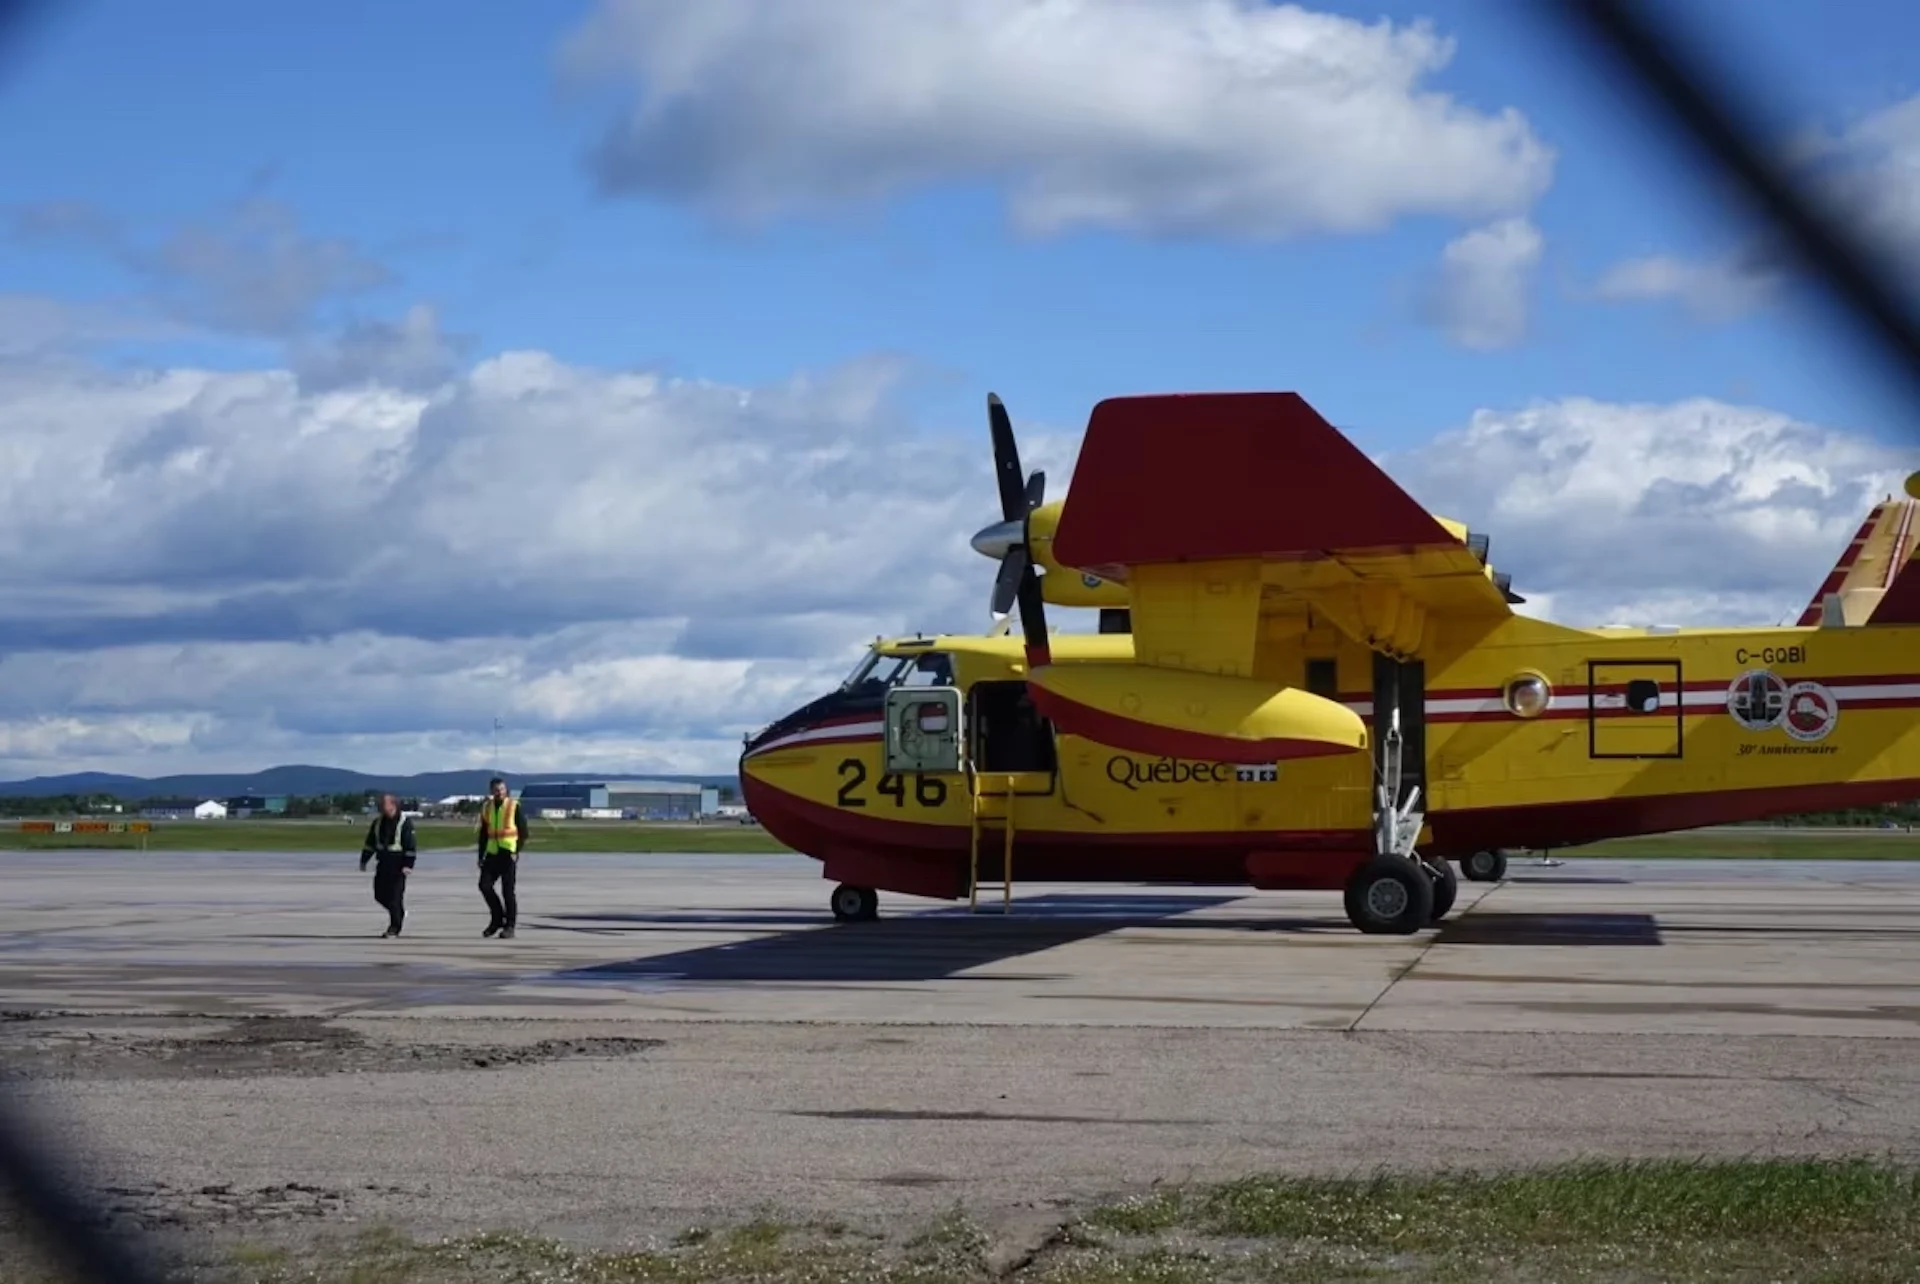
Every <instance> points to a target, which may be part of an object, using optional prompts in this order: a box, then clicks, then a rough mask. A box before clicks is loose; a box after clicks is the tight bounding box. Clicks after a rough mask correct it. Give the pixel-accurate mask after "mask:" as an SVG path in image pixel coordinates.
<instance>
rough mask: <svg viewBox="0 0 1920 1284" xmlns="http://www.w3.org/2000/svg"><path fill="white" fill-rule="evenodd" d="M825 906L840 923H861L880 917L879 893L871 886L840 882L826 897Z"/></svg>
mask: <svg viewBox="0 0 1920 1284" xmlns="http://www.w3.org/2000/svg"><path fill="white" fill-rule="evenodd" d="M827 907H828V908H829V909H831V910H832V911H833V916H834V917H835V918H837V919H839V920H840V921H841V922H842V923H862V922H865V921H867V920H869V919H875V918H878V917H880V894H879V893H878V892H876V891H874V890H873V889H872V888H871V887H855V886H854V885H853V884H852V883H842V884H840V886H838V887H836V888H834V889H833V895H832V896H829V897H828V898H827Z"/></svg>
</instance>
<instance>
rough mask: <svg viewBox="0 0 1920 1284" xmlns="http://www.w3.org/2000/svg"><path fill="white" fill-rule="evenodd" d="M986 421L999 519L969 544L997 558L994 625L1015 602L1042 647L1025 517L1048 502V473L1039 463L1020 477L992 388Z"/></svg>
mask: <svg viewBox="0 0 1920 1284" xmlns="http://www.w3.org/2000/svg"><path fill="white" fill-rule="evenodd" d="M987 427H988V430H989V433H990V435H991V437H992V439H993V471H994V477H995V480H996V481H998V483H999V486H1000V516H1001V520H1000V521H998V522H996V523H994V524H993V525H992V526H989V527H987V528H985V529H984V530H982V531H980V532H978V533H977V534H975V535H974V537H973V541H972V543H973V547H974V549H975V551H976V552H979V553H981V554H983V555H985V556H987V557H991V558H995V559H997V560H998V561H999V563H1000V570H999V572H998V573H997V574H995V575H994V577H993V597H992V601H991V609H992V611H993V620H994V625H995V627H996V629H1004V628H1005V627H1006V624H1007V617H1008V615H1009V614H1011V612H1012V611H1013V608H1014V604H1015V603H1016V602H1017V603H1018V604H1019V607H1020V624H1021V628H1022V630H1023V631H1024V632H1025V634H1026V638H1027V649H1028V651H1029V652H1037V653H1039V654H1043V655H1044V654H1045V653H1046V649H1047V648H1046V637H1047V626H1046V620H1045V618H1044V612H1045V609H1046V608H1045V604H1044V600H1043V599H1042V597H1041V594H1040V576H1039V573H1038V572H1037V571H1035V570H1034V567H1033V557H1032V554H1031V553H1030V551H1029V550H1028V547H1027V520H1028V518H1029V516H1030V515H1031V514H1032V512H1033V510H1034V509H1036V508H1038V507H1040V505H1041V504H1043V503H1045V502H1046V497H1047V475H1046V473H1045V472H1043V471H1041V470H1040V469H1035V470H1034V471H1033V474H1032V475H1031V476H1029V477H1027V478H1026V479H1025V481H1024V482H1023V481H1022V480H1021V474H1020V448H1019V447H1018V446H1017V445H1016V444H1015V443H1014V440H1013V420H1012V419H1011V418H1010V417H1009V416H1008V415H1007V407H1006V405H1005V403H1003V402H1002V401H1001V400H1000V398H999V397H998V396H997V395H995V394H994V393H991V392H990V393H988V394H987Z"/></svg>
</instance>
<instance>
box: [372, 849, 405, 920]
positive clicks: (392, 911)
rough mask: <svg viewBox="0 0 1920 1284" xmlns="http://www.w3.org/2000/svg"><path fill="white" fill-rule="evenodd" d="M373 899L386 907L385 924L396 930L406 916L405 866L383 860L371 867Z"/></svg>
mask: <svg viewBox="0 0 1920 1284" xmlns="http://www.w3.org/2000/svg"><path fill="white" fill-rule="evenodd" d="M373 899H374V900H376V901H379V902H380V904H381V905H383V906H385V907H386V911H387V926H388V927H390V928H392V929H393V930H394V931H396V932H398V931H399V930H400V926H401V923H402V922H403V921H404V920H405V919H406V916H407V873H406V866H404V865H402V864H401V863H400V862H399V861H397V860H391V861H390V860H383V861H379V862H377V863H376V864H375V865H374V867H373Z"/></svg>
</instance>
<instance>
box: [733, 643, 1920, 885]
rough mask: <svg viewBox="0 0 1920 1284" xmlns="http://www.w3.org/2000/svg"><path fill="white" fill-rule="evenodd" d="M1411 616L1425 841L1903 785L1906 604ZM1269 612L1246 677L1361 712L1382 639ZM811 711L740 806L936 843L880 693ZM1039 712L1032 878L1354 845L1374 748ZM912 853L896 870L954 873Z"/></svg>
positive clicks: (831, 852)
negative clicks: (1769, 612)
mask: <svg viewBox="0 0 1920 1284" xmlns="http://www.w3.org/2000/svg"><path fill="white" fill-rule="evenodd" d="M1428 628H1429V629H1430V630H1432V631H1431V632H1430V633H1429V634H1428V636H1427V638H1426V640H1425V642H1424V644H1423V654H1424V657H1425V659H1424V673H1423V676H1424V694H1423V698H1421V697H1416V703H1418V704H1420V705H1421V706H1422V707H1423V712H1424V725H1423V726H1420V727H1417V728H1412V727H1409V728H1408V729H1409V730H1412V731H1415V732H1416V734H1415V735H1414V736H1413V738H1412V739H1410V741H1409V748H1410V749H1413V750H1415V751H1416V752H1417V755H1418V759H1417V762H1416V764H1415V769H1416V770H1417V771H1418V772H1419V776H1418V779H1419V780H1420V783H1421V784H1422V786H1423V789H1424V793H1425V800H1424V810H1425V812H1426V829H1425V831H1424V832H1423V834H1422V848H1423V850H1426V851H1428V852H1429V853H1431V854H1434V855H1439V856H1448V855H1455V856H1457V855H1460V854H1462V853H1466V852H1470V851H1474V850H1483V849H1487V848H1494V847H1501V846H1531V847H1540V846H1561V845H1569V844H1577V843H1583V842H1589V841H1593V840H1596V839H1600V838H1606V837H1612V836H1619V835H1626V834H1635V833H1647V832H1660V831H1665V830H1672V829H1684V828H1689V827H1694V826H1698V825H1704V824H1715V823H1728V822H1733V821H1739V820H1746V819H1757V818H1761V817H1765V816H1768V815H1777V814H1783V813H1790V812H1796V811H1808V810H1817V809H1823V808H1827V807H1837V806H1845V805H1854V804H1869V803H1874V802H1882V801H1893V800H1897V799H1901V798H1905V797H1910V796H1913V795H1915V794H1920V716H1916V714H1920V665H1915V664H1912V663H1908V662H1905V661H1904V657H1905V656H1906V655H1909V654H1913V653H1914V652H1915V651H1916V649H1920V628H1910V627H1894V626H1872V627H1847V628H1788V629H1703V630H1682V631H1673V632H1655V631H1644V630H1585V629H1574V628H1568V627H1564V626H1560V625H1555V624H1551V623H1548V622H1545V621H1541V620H1536V619H1532V618H1529V617H1524V616H1507V617H1505V618H1503V619H1500V620H1498V621H1477V622H1460V623H1458V624H1450V623H1449V622H1447V621H1431V622H1429V624H1428ZM1450 628H1451V629H1457V631H1458V632H1457V636H1449V630H1450ZM1276 633H1277V634H1278V636H1271V637H1268V638H1266V639H1264V641H1263V644H1262V646H1261V647H1260V649H1259V671H1258V672H1256V674H1255V675H1254V676H1256V677H1259V678H1263V679H1268V680H1271V681H1275V682H1283V683H1286V684H1287V685H1289V686H1293V687H1298V688H1301V689H1302V690H1305V691H1314V692H1315V693H1316V694H1318V695H1322V696H1327V697H1330V698H1331V699H1333V700H1334V701H1336V702H1337V703H1339V704H1341V705H1345V706H1347V707H1348V708H1351V709H1353V710H1354V711H1355V712H1357V713H1359V714H1361V715H1362V717H1364V718H1367V719H1369V720H1370V721H1372V720H1373V713H1374V711H1373V708H1372V705H1373V690H1374V677H1373V674H1374V665H1375V658H1374V652H1373V651H1371V650H1369V649H1367V648H1365V647H1363V646H1361V645H1359V644H1358V643H1356V642H1354V641H1352V640H1351V638H1350V637H1349V636H1347V635H1346V634H1345V633H1343V632H1340V631H1337V630H1335V629H1333V628H1331V627H1327V628H1322V629H1319V630H1314V629H1307V630H1304V631H1294V632H1293V633H1292V634H1291V636H1286V635H1285V634H1286V630H1276ZM1051 646H1052V658H1051V667H1050V671H1051V672H1054V673H1057V674H1061V675H1064V676H1070V675H1071V670H1072V668H1073V666H1075V665H1081V664H1086V665H1098V666H1101V667H1103V668H1104V667H1108V666H1113V665H1115V664H1128V663H1131V662H1132V661H1133V660H1134V644H1133V639H1132V638H1131V637H1130V636H1128V635H1124V634H1105V635H1101V634H1056V635H1054V637H1053V638H1052V641H1051ZM875 651H876V652H877V653H878V654H879V655H881V656H898V657H920V656H926V655H929V654H935V655H943V656H947V657H950V662H951V666H952V669H951V679H950V680H951V684H952V685H953V686H956V687H958V688H960V689H961V690H963V691H966V692H969V693H970V694H971V693H973V692H975V691H976V689H985V688H991V687H993V686H995V684H1003V683H1011V684H1018V683H1021V682H1022V681H1023V677H1024V673H1025V655H1024V651H1023V648H1022V646H1021V643H1020V641H1019V639H1017V638H1014V637H962V636H956V637H937V638H933V639H911V640H894V641H889V642H883V643H879V644H877V645H876V647H875ZM1525 674H1532V675H1537V676H1538V677H1540V678H1544V679H1545V681H1546V682H1547V684H1548V685H1549V687H1550V689H1551V697H1550V700H1549V701H1548V703H1547V705H1546V707H1545V708H1544V710H1542V711H1539V712H1538V713H1537V714H1536V715H1535V716H1524V717H1523V716H1518V715H1516V714H1515V713H1514V712H1512V711H1510V710H1509V708H1508V707H1507V706H1506V705H1505V704H1504V703H1503V691H1504V690H1505V689H1506V686H1507V684H1508V683H1509V682H1510V681H1512V680H1513V679H1514V678H1515V677H1516V675H1525ZM983 684H985V687H984V688H983ZM1649 684H1651V685H1649ZM869 694H871V693H869ZM1629 700H1632V701H1635V702H1637V703H1638V706H1639V707H1629V705H1628V702H1629ZM1402 708H1403V712H1404V711H1405V710H1406V708H1407V706H1406V705H1405V704H1404V703H1403V705H1402ZM821 710H822V711H823V712H821V713H820V714H819V716H817V717H808V716H801V717H799V718H797V719H788V720H783V722H781V723H776V724H775V726H774V727H772V728H769V729H768V731H767V732H763V733H762V734H761V736H760V737H759V738H758V739H756V740H755V741H753V742H751V743H750V745H749V747H748V750H747V752H746V753H745V754H744V755H743V757H742V762H741V774H742V780H743V785H744V787H745V788H746V790H747V793H748V799H749V803H750V805H752V807H753V809H754V811H755V813H756V814H757V815H759V816H760V817H761V818H762V820H763V821H764V822H765V823H766V824H767V825H768V828H769V829H770V830H772V831H773V832H774V833H775V834H776V835H779V836H781V837H783V838H784V839H786V841H788V842H790V843H792V844H793V845H794V846H796V847H797V848H799V849H800V850H802V851H807V852H809V853H810V854H813V855H815V856H818V857H820V858H821V859H823V860H826V861H828V862H829V864H831V863H832V862H833V861H834V860H835V859H837V858H838V859H843V860H848V861H854V862H856V863H858V862H865V863H866V864H867V865H871V864H872V863H873V862H875V861H878V860H881V859H883V858H886V857H887V854H888V853H891V854H892V857H891V858H892V859H895V860H900V861H918V862H919V863H920V864H922V865H925V864H926V863H927V862H929V861H931V862H933V863H934V864H939V865H941V866H942V867H943V869H944V868H945V867H946V866H947V865H950V864H951V862H952V860H953V858H954V855H955V853H958V852H962V851H964V849H965V846H966V841H967V835H968V832H969V825H970V820H971V817H970V806H971V800H970V794H969V790H968V785H967V781H966V778H965V777H963V776H950V777H946V778H939V777H927V778H920V779H913V778H909V779H905V780H896V779H894V778H892V777H889V776H888V775H887V773H886V772H885V770H884V762H883V755H882V745H881V725H880V718H881V714H880V713H879V711H878V709H877V707H876V708H874V709H872V710H870V711H867V712H865V713H863V712H862V708H861V706H860V701H859V700H858V699H851V700H847V701H843V702H842V703H841V705H839V706H836V705H835V703H834V701H833V700H832V699H831V698H829V700H827V701H825V702H823V703H822V705H821ZM1416 721H1418V720H1416ZM1375 725H1377V723H1376V724H1375ZM1046 736H1047V739H1048V740H1049V741H1050V742H1051V745H1052V750H1051V754H1050V757H1051V762H1050V763H1047V764H1044V765H1045V767H1046V774H1045V785H1044V788H1041V787H1036V788H1034V789H1033V790H1032V791H1031V793H1030V796H1026V797H1022V798H1020V799H1018V800H1017V806H1018V811H1019V816H1018V822H1017V823H1018V830H1019V834H1020V841H1021V844H1022V850H1023V852H1030V853H1031V857H1028V856H1023V858H1022V859H1023V866H1024V867H1025V868H1027V869H1029V871H1030V872H1029V875H1028V876H1029V877H1074V878H1100V877H1115V878H1139V877H1151V878H1165V879H1170V880H1176V881H1186V880H1191V881H1203V882H1210V881H1222V880H1224V881H1247V882H1252V883H1254V884H1256V885H1274V886H1278V885H1303V886H1337V885H1338V882H1339V879H1340V878H1343V877H1344V876H1345V874H1346V873H1347V872H1348V870H1349V869H1350V868H1351V867H1352V864H1353V862H1354V860H1356V859H1360V858H1363V857H1364V855H1365V853H1366V852H1367V851H1369V850H1370V847H1371V841H1372V840H1371V830H1370V826H1371V824H1372V807H1373V802H1374V795H1373V786H1374V783H1375V758H1374V754H1373V753H1372V752H1369V751H1368V750H1366V749H1362V750H1357V751H1352V752H1342V753H1336V754H1331V755H1328V756H1322V757H1306V758H1299V759H1289V760H1285V761H1279V762H1276V763H1272V764H1268V765H1264V766H1253V765H1247V764H1244V763H1243V764H1240V765H1232V764H1225V763H1219V762H1208V761H1204V760H1197V761H1196V760H1180V759H1168V758H1155V757H1150V756H1145V755H1141V754H1138V753H1129V752H1125V751H1122V750H1118V749H1114V748H1112V747H1110V746H1107V745H1103V744H1100V743H1098V742H1096V741H1094V740H1091V739H1087V738H1085V737H1082V736H1074V735H1065V734H1056V733H1054V732H1053V731H1052V730H1051V728H1048V729H1047V732H1046ZM1026 765H1031V764H1026ZM987 767H988V769H997V768H994V767H993V766H992V764H987ZM1034 779H1036V780H1038V779H1040V777H1034ZM1103 871H1107V872H1104V873H1103ZM1236 871H1238V872H1239V877H1236ZM922 872H923V873H927V877H925V878H921V879H920V881H919V883H918V884H917V885H916V886H913V887H901V888H900V890H909V891H918V890H921V889H922V888H924V887H935V886H938V887H947V886H949V885H950V883H951V881H952V880H951V879H950V878H949V877H948V875H947V874H945V873H942V874H940V875H939V876H938V877H934V876H933V875H931V873H928V872H927V871H924V870H923V871H922ZM916 877H917V876H916ZM868 881H869V882H871V883H872V884H873V885H876V886H889V885H890V884H888V883H887V882H884V881H880V880H876V879H872V878H871V877H869V879H868ZM898 882H899V880H898V879H896V880H895V884H897V883H898ZM938 894H954V893H952V892H940V893H938Z"/></svg>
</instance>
